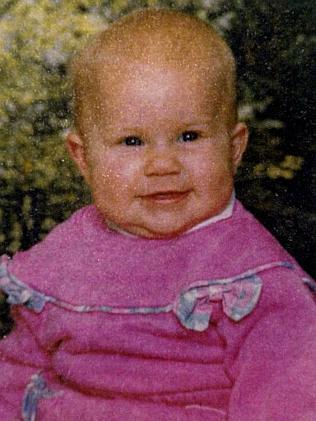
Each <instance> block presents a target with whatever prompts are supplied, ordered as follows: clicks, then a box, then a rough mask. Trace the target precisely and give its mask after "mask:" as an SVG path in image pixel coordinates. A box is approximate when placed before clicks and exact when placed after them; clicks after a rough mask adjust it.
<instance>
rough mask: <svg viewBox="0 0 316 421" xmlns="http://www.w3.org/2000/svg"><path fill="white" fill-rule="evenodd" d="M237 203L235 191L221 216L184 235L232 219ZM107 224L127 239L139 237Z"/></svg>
mask: <svg viewBox="0 0 316 421" xmlns="http://www.w3.org/2000/svg"><path fill="white" fill-rule="evenodd" d="M235 201H236V195H235V191H233V193H232V195H231V197H230V199H229V202H228V204H227V205H226V207H225V208H224V209H223V210H222V211H221V212H220V213H219V214H217V215H215V216H211V217H210V218H208V219H206V220H205V221H203V222H200V223H199V224H197V225H195V226H194V227H192V228H190V229H189V230H188V231H186V232H185V233H184V235H186V234H188V233H190V232H192V231H196V230H198V229H200V228H204V227H206V226H208V225H211V224H214V223H215V222H219V221H222V220H224V219H228V218H230V217H231V216H232V214H233V209H234V205H235ZM106 224H107V226H108V228H109V229H110V230H112V231H116V232H118V233H120V234H123V235H125V236H126V237H132V238H137V235H133V234H131V233H129V232H127V231H125V230H123V229H122V228H120V227H119V226H117V225H116V224H114V223H113V222H111V221H106Z"/></svg>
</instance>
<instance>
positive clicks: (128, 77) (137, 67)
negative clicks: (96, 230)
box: [67, 9, 247, 238]
mask: <svg viewBox="0 0 316 421" xmlns="http://www.w3.org/2000/svg"><path fill="white" fill-rule="evenodd" d="M72 74H73V80H74V94H75V104H74V110H75V127H76V130H75V131H74V132H73V133H70V134H69V136H68V138H67V145H68V150H69V152H70V154H71V156H72V158H73V159H74V161H75V162H76V163H77V165H78V167H79V170H80V171H81V173H82V175H83V176H84V178H85V180H86V181H87V183H88V185H89V186H90V188H91V191H92V196H93V200H94V203H95V205H96V206H97V208H98V209H99V211H100V212H101V214H102V215H103V218H104V220H105V221H106V222H107V223H108V224H110V225H112V226H116V227H118V228H121V229H123V230H125V231H128V232H130V233H132V234H136V235H139V236H143V237H147V238H168V237H173V236H176V235H180V234H181V233H183V232H185V231H187V230H188V229H190V228H192V227H193V226H194V225H196V224H198V223H200V222H202V221H204V220H206V219H208V218H210V217H211V216H215V215H216V214H218V213H220V212H221V211H222V210H223V209H224V208H225V207H226V205H227V203H228V201H229V199H230V197H231V194H232V191H233V178H234V174H235V172H236V169H237V166H238V164H239V162H240V159H241V157H242V154H243V151H244V149H245V147H246V143H247V128H246V127H245V125H244V124H242V123H238V122H237V117H236V114H237V113H236V95H235V63H234V59H233V56H232V53H231V51H230V49H229V48H228V47H227V45H226V44H225V42H224V41H223V40H222V39H221V38H220V37H219V36H218V35H217V34H216V33H215V32H214V30H212V29H211V28H210V27H209V26H208V25H207V24H205V23H204V22H202V21H201V20H199V19H196V18H194V17H192V16H189V15H186V14H183V13H180V12H174V11H170V10H164V9H163V10H150V9H149V10H141V11H138V12H136V13H133V14H131V15H128V16H126V17H124V18H122V19H120V20H118V21H117V22H115V23H114V24H113V25H111V26H110V27H109V28H108V29H107V30H105V31H104V32H102V33H101V34H100V35H99V36H98V37H97V38H96V39H95V41H94V42H93V43H92V44H91V45H90V46H88V47H87V48H86V49H84V50H83V51H82V52H81V53H80V54H79V55H78V56H77V57H76V58H75V59H74V61H73V65H72Z"/></svg>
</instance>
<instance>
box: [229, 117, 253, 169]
mask: <svg viewBox="0 0 316 421" xmlns="http://www.w3.org/2000/svg"><path fill="white" fill-rule="evenodd" d="M248 134H249V133H248V128H247V126H246V124H245V123H237V124H236V126H235V127H234V129H233V131H232V134H231V147H232V163H233V170H234V173H236V172H237V168H238V165H239V163H240V161H241V159H242V156H243V154H244V152H245V150H246V147H247V143H248Z"/></svg>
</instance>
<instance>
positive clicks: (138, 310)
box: [0, 257, 294, 332]
mask: <svg viewBox="0 0 316 421" xmlns="http://www.w3.org/2000/svg"><path fill="white" fill-rule="evenodd" d="M8 261H9V259H8V258H7V257H2V259H1V260H0V289H2V290H3V291H4V292H5V293H6V294H7V295H8V302H9V303H10V304H22V305H25V306H26V307H28V308H30V309H32V310H34V311H35V312H41V311H42V310H43V308H44V306H45V304H46V303H51V304H53V305H56V306H58V307H61V308H64V309H66V310H69V311H75V312H78V313H90V312H104V313H111V314H160V313H169V312H173V313H174V314H175V315H176V316H177V318H178V320H179V321H180V323H181V324H182V326H184V327H185V328H187V329H191V330H196V331H199V332H201V331H203V330H206V329H207V328H208V325H209V322H210V319H211V315H212V304H211V303H212V302H217V301H220V302H222V307H223V311H224V313H225V314H226V315H227V316H228V317H229V318H231V319H232V320H234V321H236V322H238V321H240V320H241V319H243V318H244V317H245V316H247V315H248V314H250V313H251V312H252V310H253V309H254V308H255V306H256V304H257V302H258V300H259V297H260V293H261V289H262V280H261V278H260V277H259V276H258V273H260V272H263V271H266V270H269V269H272V268H275V267H285V268H288V269H293V268H294V266H293V265H292V264H290V263H287V262H272V263H268V264H265V265H261V266H257V267H256V268H253V269H250V270H247V271H246V272H244V273H242V274H239V275H236V276H232V277H229V278H223V279H215V280H204V281H199V282H196V283H194V284H193V285H191V286H190V287H189V288H187V289H186V290H184V291H182V292H181V293H180V294H179V297H178V299H177V300H176V302H175V303H172V304H166V305H164V306H153V307H113V306H106V305H102V306H90V305H73V304H70V303H67V302H66V301H63V300H59V299H57V298H55V297H51V296H48V295H45V294H42V293H41V292H38V291H35V290H34V289H32V288H30V287H28V286H27V285H25V284H24V283H23V282H21V281H19V280H18V279H17V278H16V277H15V276H13V275H12V274H10V273H9V270H8Z"/></svg>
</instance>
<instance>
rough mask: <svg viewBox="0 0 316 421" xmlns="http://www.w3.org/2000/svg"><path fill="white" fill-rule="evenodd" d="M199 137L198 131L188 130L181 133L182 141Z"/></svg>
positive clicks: (189, 140) (191, 140) (190, 140)
mask: <svg viewBox="0 0 316 421" xmlns="http://www.w3.org/2000/svg"><path fill="white" fill-rule="evenodd" d="M198 137H199V134H198V133H197V132H194V131H187V132H183V133H182V134H181V135H180V137H179V140H181V141H182V142H193V141H194V140H196V139H197V138H198Z"/></svg>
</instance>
